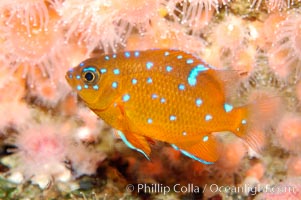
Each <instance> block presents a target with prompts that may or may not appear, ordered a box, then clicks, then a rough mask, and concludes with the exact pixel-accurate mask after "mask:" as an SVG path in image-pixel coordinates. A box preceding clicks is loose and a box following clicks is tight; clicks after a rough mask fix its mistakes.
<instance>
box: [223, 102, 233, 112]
mask: <svg viewBox="0 0 301 200" xmlns="http://www.w3.org/2000/svg"><path fill="white" fill-rule="evenodd" d="M232 109H233V106H232V105H231V104H228V103H225V104H224V110H225V111H226V112H230V111H231V110H232Z"/></svg>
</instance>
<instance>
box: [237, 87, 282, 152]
mask: <svg viewBox="0 0 301 200" xmlns="http://www.w3.org/2000/svg"><path fill="white" fill-rule="evenodd" d="M250 99H251V100H249V102H251V103H249V104H248V106H246V107H245V112H246V113H245V115H244V117H243V118H242V120H241V124H240V125H239V127H238V128H237V133H236V135H238V136H239V137H241V138H242V139H244V140H245V141H246V143H247V144H248V145H249V146H250V147H251V148H252V149H253V150H254V151H256V152H258V153H259V152H260V151H261V150H262V149H263V148H264V145H265V142H266V139H265V131H266V130H267V128H269V127H271V125H273V124H275V123H276V122H277V121H278V119H279V117H280V116H281V111H282V110H283V109H284V108H283V106H282V105H283V102H282V98H281V97H275V96H270V95H267V94H265V93H260V94H258V93H257V95H256V96H254V97H250Z"/></svg>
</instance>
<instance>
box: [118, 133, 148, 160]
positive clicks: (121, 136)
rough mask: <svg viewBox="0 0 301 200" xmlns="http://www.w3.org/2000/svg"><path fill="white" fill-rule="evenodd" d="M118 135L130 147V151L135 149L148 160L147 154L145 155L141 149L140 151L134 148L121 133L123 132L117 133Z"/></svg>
mask: <svg viewBox="0 0 301 200" xmlns="http://www.w3.org/2000/svg"><path fill="white" fill-rule="evenodd" d="M117 134H118V135H119V137H120V138H121V139H122V141H123V142H124V143H125V144H126V146H128V147H129V148H130V149H134V150H136V151H138V152H140V153H142V154H143V155H144V156H145V157H146V158H147V159H148V160H149V157H148V156H147V155H146V153H144V151H142V150H141V149H138V148H136V147H134V146H133V145H132V144H131V143H130V142H129V141H128V140H127V139H126V137H125V135H124V134H123V133H122V132H121V131H117Z"/></svg>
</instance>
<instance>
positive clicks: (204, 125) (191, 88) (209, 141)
mask: <svg viewBox="0 0 301 200" xmlns="http://www.w3.org/2000/svg"><path fill="white" fill-rule="evenodd" d="M223 73H224V72H223V71H221V70H215V69H214V68H212V67H211V66H209V65H208V64H206V63H204V61H203V60H201V59H200V58H198V57H196V56H194V55H192V54H189V53H186V52H183V51H179V50H171V49H154V50H146V51H129V52H121V53H118V54H113V55H105V56H101V57H97V58H91V59H87V60H85V61H83V62H82V63H80V64H79V66H77V67H75V68H73V69H71V70H69V71H68V72H67V75H66V79H67V81H68V83H69V84H70V85H71V86H72V87H73V88H74V89H75V90H76V91H77V92H78V95H79V96H80V97H81V98H82V99H83V101H84V102H85V103H86V105H87V106H88V107H89V108H91V109H92V110H93V111H94V112H95V113H96V114H97V115H98V116H99V117H100V118H102V119H103V120H104V121H105V122H107V123H108V124H109V125H111V126H112V127H113V128H115V129H117V133H118V134H119V135H120V137H121V138H122V139H123V141H124V142H125V144H126V145H128V146H129V147H130V148H132V149H134V150H137V151H139V152H140V153H142V154H144V155H145V156H146V157H147V158H148V157H149V154H150V152H151V150H150V147H149V144H148V143H147V139H146V138H149V139H154V140H159V141H163V142H167V143H170V144H171V145H172V147H174V148H175V149H176V150H179V151H181V152H182V153H183V154H184V155H185V156H188V157H190V158H192V159H195V160H197V161H200V162H202V163H205V164H210V163H213V162H214V161H216V160H217V158H218V156H217V147H216V142H215V139H214V137H212V134H211V133H212V132H219V131H232V132H233V133H234V134H236V135H238V136H244V135H245V132H246V128H247V124H248V123H247V118H248V110H247V107H238V108H234V107H233V106H232V105H231V104H229V103H227V102H225V93H226V92H225V89H224V88H225V86H224V84H225V83H224V81H223V80H222V78H221V77H223V76H221V75H222V74H223ZM74 77H78V78H74Z"/></svg>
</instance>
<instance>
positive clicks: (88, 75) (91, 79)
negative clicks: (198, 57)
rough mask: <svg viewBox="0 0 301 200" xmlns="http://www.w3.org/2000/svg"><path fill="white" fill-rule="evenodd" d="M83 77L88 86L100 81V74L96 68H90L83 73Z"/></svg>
mask: <svg viewBox="0 0 301 200" xmlns="http://www.w3.org/2000/svg"><path fill="white" fill-rule="evenodd" d="M82 77H83V79H84V81H85V82H86V83H88V84H94V83H95V82H96V81H97V80H98V74H97V71H96V69H95V68H92V67H89V68H85V69H83V71H82Z"/></svg>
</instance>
